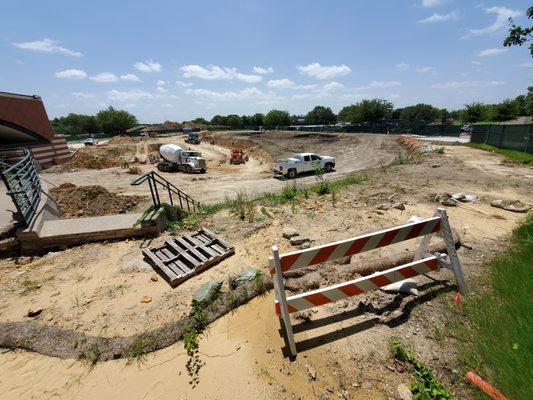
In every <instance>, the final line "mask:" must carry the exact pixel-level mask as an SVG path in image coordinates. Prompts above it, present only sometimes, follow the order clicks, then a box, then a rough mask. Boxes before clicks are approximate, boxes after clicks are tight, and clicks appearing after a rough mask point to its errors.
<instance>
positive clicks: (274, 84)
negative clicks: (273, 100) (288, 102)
mask: <svg viewBox="0 0 533 400" xmlns="http://www.w3.org/2000/svg"><path fill="white" fill-rule="evenodd" d="M267 86H268V87H269V88H272V89H291V88H294V87H296V84H295V83H294V82H293V81H291V80H290V79H287V78H284V79H272V80H270V81H268V82H267Z"/></svg>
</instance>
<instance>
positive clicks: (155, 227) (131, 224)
mask: <svg viewBox="0 0 533 400" xmlns="http://www.w3.org/2000/svg"><path fill="white" fill-rule="evenodd" d="M164 228H165V221H164V217H163V216H162V215H161V214H160V213H154V214H150V215H148V216H144V217H143V214H141V213H134V214H115V215H105V216H101V217H87V218H70V219H52V220H45V221H43V222H42V225H41V227H40V229H39V231H30V232H28V231H24V232H20V231H19V233H18V239H19V241H20V243H21V246H22V251H23V252H25V253H31V252H39V251H42V250H45V249H51V248H60V247H63V246H73V245H79V244H83V243H88V242H99V241H104V240H116V239H126V238H132V237H146V236H153V235H157V234H159V233H161V232H162V231H163V230H164Z"/></svg>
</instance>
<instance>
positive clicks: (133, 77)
mask: <svg viewBox="0 0 533 400" xmlns="http://www.w3.org/2000/svg"><path fill="white" fill-rule="evenodd" d="M120 79H121V80H123V81H129V82H140V81H141V80H140V79H139V77H138V76H137V75H135V74H124V75H120Z"/></svg>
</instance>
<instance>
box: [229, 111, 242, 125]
mask: <svg viewBox="0 0 533 400" xmlns="http://www.w3.org/2000/svg"><path fill="white" fill-rule="evenodd" d="M226 123H227V125H229V126H230V127H231V128H240V127H242V119H241V117H239V116H238V115H236V114H231V115H228V116H227V118H226Z"/></svg>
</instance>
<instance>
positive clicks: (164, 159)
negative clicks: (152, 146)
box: [157, 144, 206, 174]
mask: <svg viewBox="0 0 533 400" xmlns="http://www.w3.org/2000/svg"><path fill="white" fill-rule="evenodd" d="M157 169H158V170H159V171H163V172H173V171H185V172H187V173H188V174H192V173H193V172H201V173H202V174H203V173H204V172H205V171H206V165H205V158H203V157H202V155H201V154H200V153H199V152H198V151H191V150H184V149H182V148H181V147H179V146H176V145H175V144H163V145H161V146H160V147H159V164H157Z"/></svg>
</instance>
